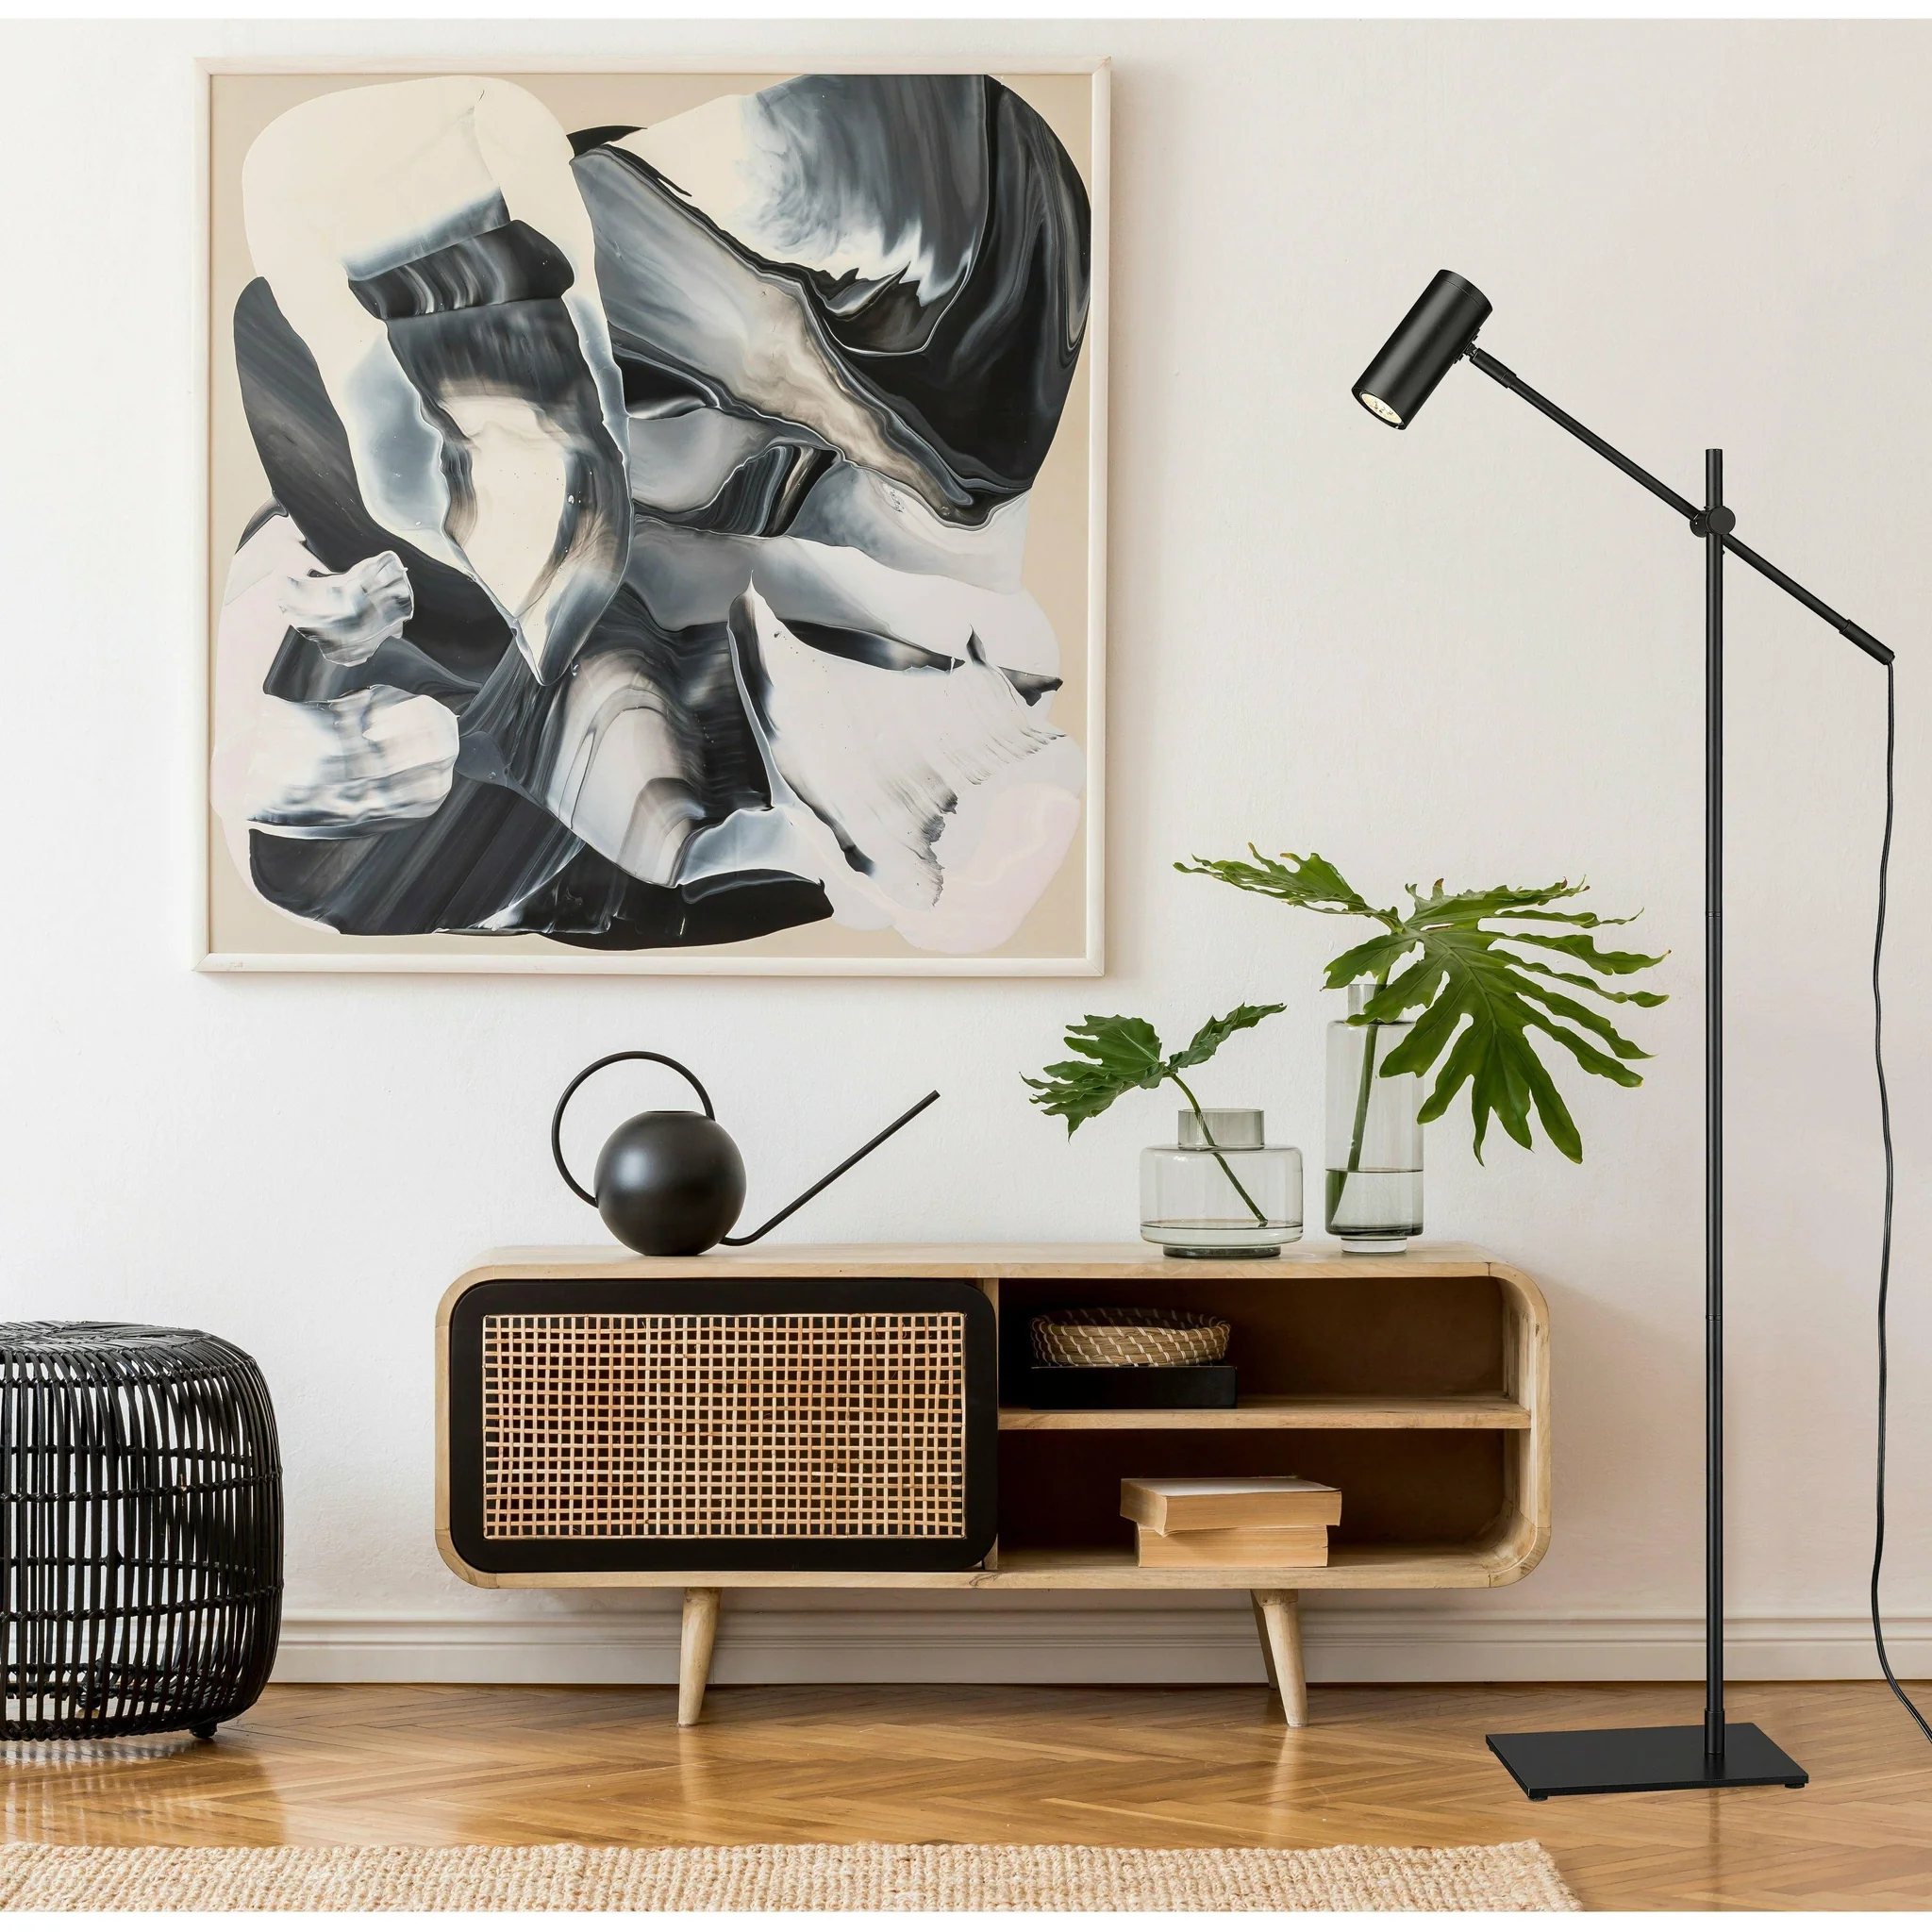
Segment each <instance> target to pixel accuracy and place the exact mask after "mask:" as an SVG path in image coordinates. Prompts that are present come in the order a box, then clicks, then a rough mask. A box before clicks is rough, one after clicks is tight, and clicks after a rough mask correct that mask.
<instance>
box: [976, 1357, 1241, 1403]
mask: <svg viewBox="0 0 1932 1932" xmlns="http://www.w3.org/2000/svg"><path fill="white" fill-rule="evenodd" d="M1235 1393H1236V1391H1235V1366H1234V1364H1233V1363H1232V1362H1195V1363H1191V1364H1190V1365H1189V1366H1188V1367H1186V1368H1179V1369H1062V1368H1044V1367H1041V1364H1039V1363H1038V1362H1034V1363H1030V1364H1029V1365H1028V1366H1027V1367H1026V1369H1025V1370H1024V1374H1023V1375H1022V1378H1021V1386H1020V1388H1019V1389H1018V1390H1016V1391H1012V1395H1011V1400H1012V1403H1013V1406H1014V1407H1016V1408H1232V1407H1234V1406H1235Z"/></svg>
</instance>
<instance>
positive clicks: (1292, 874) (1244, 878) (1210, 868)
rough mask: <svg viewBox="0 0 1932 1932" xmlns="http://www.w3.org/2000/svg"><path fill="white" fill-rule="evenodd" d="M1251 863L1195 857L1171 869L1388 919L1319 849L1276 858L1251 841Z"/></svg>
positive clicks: (1292, 901) (1315, 906) (1320, 908)
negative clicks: (1264, 856)
mask: <svg viewBox="0 0 1932 1932" xmlns="http://www.w3.org/2000/svg"><path fill="white" fill-rule="evenodd" d="M1248 850H1249V851H1250V852H1252V853H1254V855H1255V857H1254V863H1253V864H1252V865H1251V864H1249V862H1248V861H1247V860H1246V859H1244V858H1196V859H1194V860H1193V861H1192V862H1191V864H1188V865H1181V864H1179V863H1176V864H1175V866H1174V871H1176V872H1192V873H1200V874H1204V875H1205V876H1206V877H1208V878H1211V879H1219V880H1220V881H1221V882H1222V884H1223V885H1224V886H1236V887H1239V888H1240V889H1241V891H1243V892H1262V893H1265V894H1266V895H1267V896H1268V897H1269V898H1271V899H1280V900H1283V901H1285V902H1286V903H1287V904H1288V905H1290V906H1305V907H1306V908H1307V909H1308V910H1309V911H1310V912H1359V913H1362V914H1364V915H1365V916H1366V917H1368V918H1370V919H1392V918H1394V916H1395V913H1394V909H1393V908H1391V909H1390V910H1389V911H1388V912H1380V911H1377V910H1376V908H1374V907H1373V906H1371V905H1370V904H1369V902H1368V901H1367V900H1366V899H1364V898H1363V897H1362V895H1361V894H1360V893H1359V892H1357V891H1356V889H1355V888H1354V887H1353V886H1352V885H1350V884H1349V882H1348V881H1347V880H1346V879H1345V878H1343V877H1342V876H1341V874H1340V873H1339V872H1337V871H1336V869H1335V868H1334V867H1333V866H1332V865H1330V864H1329V863H1328V861H1327V860H1326V859H1325V858H1323V857H1322V855H1321V854H1320V853H1319V852H1311V853H1309V854H1308V856H1307V858H1302V857H1301V855H1300V854H1299V853H1294V852H1284V853H1283V854H1282V855H1281V857H1280V858H1278V859H1274V858H1263V857H1262V856H1261V854H1260V853H1259V852H1258V851H1257V850H1256V848H1255V847H1254V846H1252V845H1250V846H1249V847H1248Z"/></svg>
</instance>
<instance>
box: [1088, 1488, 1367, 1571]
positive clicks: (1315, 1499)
mask: <svg viewBox="0 0 1932 1932" xmlns="http://www.w3.org/2000/svg"><path fill="white" fill-rule="evenodd" d="M1121 1514H1122V1515H1123V1516H1124V1517H1125V1518H1126V1519H1127V1520H1128V1521H1129V1522H1130V1523H1132V1524H1134V1525H1135V1529H1134V1536H1135V1541H1136V1544H1137V1546H1138V1548H1139V1551H1140V1557H1141V1567H1142V1568H1143V1569H1172V1570H1212V1569H1215V1568H1218V1567H1225V1568H1230V1569H1235V1568H1239V1569H1242V1570H1308V1569H1319V1568H1321V1567H1323V1566H1324V1565H1325V1564H1326V1563H1327V1561H1328V1532H1329V1530H1331V1529H1332V1528H1333V1527H1334V1526H1335V1525H1336V1524H1338V1523H1340V1522H1341V1491H1340V1490H1332V1489H1330V1488H1329V1487H1328V1485H1327V1484H1326V1483H1311V1482H1305V1481H1303V1480H1302V1478H1301V1477H1299V1476H1292V1475H1204V1476H1192V1475H1188V1476H1165V1475H1160V1476H1155V1475H1143V1476H1126V1477H1124V1478H1123V1480H1122V1482H1121Z"/></svg>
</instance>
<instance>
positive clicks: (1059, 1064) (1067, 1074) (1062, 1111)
mask: <svg viewBox="0 0 1932 1932" xmlns="http://www.w3.org/2000/svg"><path fill="white" fill-rule="evenodd" d="M1281 1010H1282V1008H1280V1007H1278V1006H1277V1007H1237V1008H1235V1009H1234V1011H1233V1012H1231V1013H1227V1014H1224V1016H1223V1017H1222V1018H1221V1019H1218V1020H1209V1021H1208V1023H1207V1024H1206V1025H1204V1026H1203V1027H1202V1028H1201V1029H1200V1031H1199V1032H1198V1033H1196V1034H1195V1035H1194V1037H1193V1039H1192V1040H1191V1041H1189V1042H1188V1044H1187V1045H1186V1046H1185V1047H1184V1048H1183V1049H1182V1050H1181V1051H1180V1052H1179V1053H1177V1054H1175V1055H1174V1057H1173V1058H1171V1059H1163V1058H1161V1051H1160V1036H1159V1034H1158V1033H1157V1032H1155V1030H1154V1028H1153V1027H1152V1026H1150V1025H1149V1024H1147V1022H1146V1021H1145V1020H1137V1019H1133V1018H1131V1017H1130V1016H1128V1015H1126V1014H1124V1013H1112V1014H1106V1015H1102V1014H1096V1013H1089V1014H1088V1015H1087V1017H1086V1018H1085V1019H1084V1020H1082V1021H1081V1023H1080V1024H1079V1025H1077V1026H1069V1027H1068V1028H1067V1037H1066V1045H1067V1050H1068V1052H1069V1053H1074V1054H1078V1055H1080V1056H1082V1058H1078V1059H1069V1060H1057V1061H1055V1063H1054V1064H1053V1065H1052V1066H1049V1067H1043V1068H1041V1074H1043V1075H1044V1077H1043V1078H1041V1079H1037V1080H1036V1079H1035V1078H1033V1077H1032V1075H1031V1074H1021V1076H1020V1077H1021V1078H1022V1079H1023V1080H1024V1082H1025V1083H1026V1085H1027V1086H1028V1087H1030V1088H1032V1089H1033V1091H1032V1092H1031V1093H1030V1094H1029V1095H1028V1096H1027V1097H1028V1099H1030V1100H1031V1101H1032V1102H1033V1104H1034V1106H1035V1107H1037V1108H1041V1110H1042V1111H1043V1112H1046V1113H1050V1114H1057V1115H1058V1116H1059V1117H1060V1118H1061V1119H1062V1120H1064V1121H1065V1122H1066V1124H1067V1132H1068V1133H1069V1134H1071V1133H1072V1132H1073V1131H1074V1128H1075V1127H1077V1126H1078V1125H1079V1124H1080V1123H1081V1122H1082V1121H1091V1119H1092V1118H1093V1116H1094V1115H1095V1114H1097V1113H1105V1112H1106V1111H1107V1109H1108V1108H1109V1107H1111V1106H1112V1105H1113V1104H1114V1102H1115V1101H1116V1100H1118V1099H1119V1098H1120V1097H1121V1095H1122V1094H1123V1093H1131V1092H1132V1091H1134V1090H1135V1089H1136V1088H1141V1087H1146V1088H1153V1087H1158V1086H1159V1085H1160V1083H1161V1082H1162V1081H1163V1080H1169V1079H1172V1080H1174V1081H1175V1083H1176V1084H1177V1085H1181V1087H1182V1091H1184V1092H1185V1091H1186V1087H1185V1084H1184V1083H1181V1082H1180V1080H1179V1074H1180V1070H1181V1069H1182V1068H1183V1067H1198V1066H1200V1065H1201V1064H1202V1063H1203V1062H1204V1061H1206V1060H1209V1059H1212V1058H1214V1056H1215V1054H1216V1053H1218V1052H1219V1051H1220V1050H1221V1048H1222V1047H1223V1046H1224V1044H1225V1043H1226V1042H1227V1041H1228V1040H1229V1039H1230V1038H1231V1037H1232V1036H1233V1035H1234V1034H1237V1033H1241V1032H1245V1031H1246V1030H1247V1029H1248V1028H1249V1027H1250V1026H1258V1025H1259V1024H1261V1022H1262V1021H1263V1020H1265V1019H1267V1018H1268V1017H1269V1015H1270V1014H1273V1013H1278V1012H1280V1011H1281Z"/></svg>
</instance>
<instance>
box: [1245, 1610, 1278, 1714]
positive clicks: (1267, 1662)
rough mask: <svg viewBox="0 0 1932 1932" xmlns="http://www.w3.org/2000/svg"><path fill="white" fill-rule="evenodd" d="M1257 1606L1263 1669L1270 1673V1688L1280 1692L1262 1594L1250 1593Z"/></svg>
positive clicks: (1258, 1635)
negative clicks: (1262, 1603)
mask: <svg viewBox="0 0 1932 1932" xmlns="http://www.w3.org/2000/svg"><path fill="white" fill-rule="evenodd" d="M1248 1595H1249V1598H1250V1600H1251V1601H1252V1602H1253V1604H1254V1606H1255V1635H1256V1636H1257V1637H1258V1638H1259V1639H1260V1640H1261V1668H1262V1669H1263V1670H1264V1671H1266V1672H1267V1673H1268V1688H1269V1690H1271V1691H1279V1690H1280V1689H1281V1686H1280V1684H1279V1683H1278V1682H1276V1680H1275V1676H1274V1645H1273V1644H1272V1643H1270V1642H1269V1641H1268V1619H1267V1617H1266V1615H1265V1614H1264V1613H1263V1611H1262V1609H1261V1592H1260V1591H1258V1590H1255V1591H1249V1592H1248Z"/></svg>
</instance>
